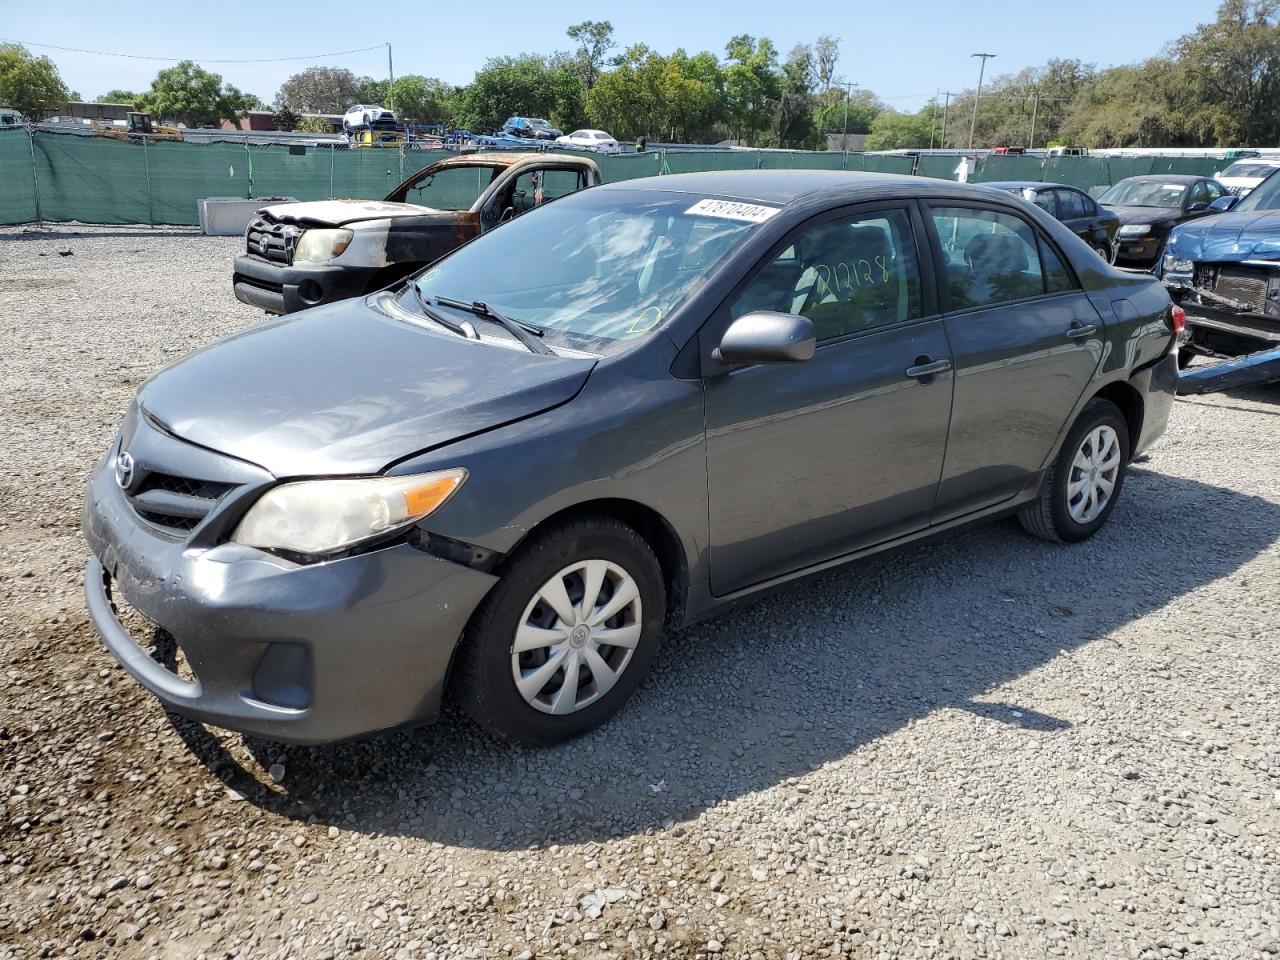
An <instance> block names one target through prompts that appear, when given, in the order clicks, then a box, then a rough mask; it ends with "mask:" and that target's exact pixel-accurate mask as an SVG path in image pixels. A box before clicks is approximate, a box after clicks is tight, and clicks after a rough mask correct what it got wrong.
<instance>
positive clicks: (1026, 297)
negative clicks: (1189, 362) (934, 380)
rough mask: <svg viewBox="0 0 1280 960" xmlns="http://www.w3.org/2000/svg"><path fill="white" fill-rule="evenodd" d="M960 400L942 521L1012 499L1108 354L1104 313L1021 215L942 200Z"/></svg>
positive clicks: (933, 213)
mask: <svg viewBox="0 0 1280 960" xmlns="http://www.w3.org/2000/svg"><path fill="white" fill-rule="evenodd" d="M928 209H929V213H930V219H931V221H932V224H933V226H934V230H935V234H936V236H937V238H938V241H939V247H940V254H941V258H942V259H943V262H944V263H945V265H946V269H947V273H948V282H947V283H946V284H945V286H946V290H944V293H945V294H946V295H947V296H946V299H947V300H949V303H947V304H945V305H944V306H945V308H946V310H947V313H946V321H945V322H946V328H947V339H948V341H949V342H950V344H951V349H952V358H953V362H954V363H955V401H954V406H953V410H952V415H951V433H950V437H949V439H948V441H947V462H946V466H945V468H944V469H943V475H942V486H941V489H940V491H939V494H938V508H937V510H936V511H935V513H934V517H933V519H934V522H935V523H938V522H942V521H945V520H948V519H951V518H952V517H956V516H959V515H961V514H964V513H969V512H971V511H973V510H978V509H981V508H982V507H985V506H988V505H991V504H995V503H999V502H1001V501H1003V500H1007V499H1009V498H1010V497H1012V496H1013V495H1014V494H1016V493H1017V492H1018V491H1019V490H1021V489H1022V488H1023V487H1024V486H1025V485H1026V484H1027V483H1028V482H1029V481H1030V480H1031V479H1032V478H1033V477H1034V476H1035V475H1036V474H1037V473H1038V472H1039V470H1040V468H1041V467H1042V466H1044V464H1045V462H1046V461H1047V460H1048V458H1049V455H1050V454H1051V453H1052V452H1053V445H1054V442H1055V441H1056V439H1057V437H1058V434H1059V432H1060V431H1061V429H1062V427H1063V425H1064V423H1065V422H1066V418H1067V417H1068V416H1069V415H1070V413H1071V411H1072V409H1073V408H1074V407H1075V404H1076V401H1077V400H1079V399H1080V395H1081V394H1082V393H1083V392H1084V390H1085V388H1086V387H1087V386H1088V385H1089V382H1090V381H1091V379H1092V378H1093V374H1094V371H1095V370H1097V368H1098V364H1099V362H1100V361H1101V358H1102V349H1103V343H1104V341H1103V337H1102V329H1103V322H1102V319H1101V318H1100V317H1099V316H1098V312H1097V311H1096V310H1095V309H1094V308H1093V304H1092V303H1091V302H1090V301H1089V298H1088V297H1087V296H1086V295H1085V293H1084V291H1083V290H1081V289H1080V287H1079V284H1078V283H1077V281H1076V278H1075V275H1074V274H1073V273H1072V272H1071V271H1070V270H1069V269H1068V268H1067V267H1066V266H1065V264H1064V261H1063V258H1062V256H1061V255H1060V254H1059V253H1058V252H1057V251H1056V250H1055V248H1054V247H1053V245H1052V244H1051V243H1049V241H1048V240H1047V239H1046V238H1045V237H1044V236H1043V235H1041V233H1040V231H1039V230H1037V229H1036V228H1035V227H1033V226H1032V225H1031V223H1030V222H1029V221H1027V220H1024V219H1023V218H1022V217H1021V216H1015V215H1014V214H1013V213H1011V212H1002V211H1000V210H995V209H987V208H984V207H983V206H982V205H980V204H965V205H959V204H952V203H950V202H948V203H947V204H945V205H944V204H937V205H932V206H930V207H929V208H928Z"/></svg>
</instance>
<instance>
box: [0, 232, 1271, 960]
mask: <svg viewBox="0 0 1280 960" xmlns="http://www.w3.org/2000/svg"><path fill="white" fill-rule="evenodd" d="M237 245H238V241H237V240H234V239H215V238H205V237H199V236H194V235H191V234H188V233H180V232H175V233H164V232H147V231H135V230H118V231H112V230H94V231H85V232H82V233H75V232H73V231H71V230H69V229H59V230H57V231H55V232H46V233H40V232H35V231H23V230H0V322H2V323H3V325H4V328H5V330H4V332H5V342H6V343H7V344H8V348H7V349H6V350H5V356H4V361H3V364H2V365H0V394H2V395H3V397H4V403H3V407H2V408H0V409H2V410H3V421H2V423H0V438H2V440H3V447H2V449H3V451H4V457H5V463H6V467H7V468H6V470H5V471H4V473H3V477H2V478H0V690H2V691H3V693H2V694H0V805H2V806H0V810H2V811H3V813H2V815H0V958H3V960H8V958H18V957H22V958H28V957H38V956H63V955H66V956H76V957H107V956H110V957H126V958H129V957H164V958H178V957H208V958H214V957H241V958H274V957H282V958H283V957H294V958H343V957H349V956H358V957H379V958H381V957H388V958H408V957H412V958H419V960H422V958H439V960H444V958H453V957H463V956H465V957H506V958H520V960H528V958H530V957H542V958H546V957H572V958H594V957H676V958H686V957H712V956H714V955H720V956H723V957H735V958H736V957H751V958H761V957H768V958H773V957H779V958H782V957H787V958H800V957H805V958H808V957H831V958H836V957H843V956H850V957H856V958H868V957H874V958H910V957H920V958H939V957H956V958H958V957H990V958H1002V957H1003V958H1011V960H1012V958H1029V957H1044V956H1061V957H1090V958H1124V957H1140V958H1154V957H1179V956H1186V957H1195V958H1211V957H1212V958H1241V957H1260V958H1265V957H1269V956H1272V955H1275V954H1280V841H1278V840H1277V837H1280V705H1278V704H1280V671H1277V659H1278V658H1277V653H1278V652H1280V636H1278V635H1277V626H1276V625H1277V622H1278V620H1280V616H1278V615H1280V591H1277V589H1276V586H1275V584H1276V582H1277V579H1278V578H1280V549H1278V548H1277V546H1276V542H1277V538H1278V537H1280V469H1278V468H1280V420H1278V419H1277V418H1278V417H1280V389H1276V388H1271V389H1266V390H1254V391H1246V392H1242V393H1237V394H1234V395H1229V396H1217V397H1209V398H1197V399H1195V400H1193V401H1182V402H1180V403H1179V404H1178V405H1177V409H1176V410H1175V414H1174V418H1173V422H1172V424H1171V426H1170V432H1169V434H1168V435H1167V436H1166V438H1165V439H1164V440H1163V441H1161V443H1160V444H1159V445H1158V446H1157V448H1156V449H1155V450H1154V452H1153V455H1152V457H1151V459H1150V461H1149V462H1148V463H1145V464H1143V465H1141V466H1140V467H1137V468H1136V469H1135V470H1134V471H1133V473H1132V474H1131V476H1130V480H1129V483H1128V484H1127V485H1126V487H1125V491H1124V497H1123V501H1122V502H1121V504H1120V505H1119V508H1118V510H1117V512H1116V514H1115V516H1114V517H1113V519H1112V522H1111V524H1110V525H1109V526H1108V527H1107V528H1106V530H1105V531H1104V532H1103V534H1101V535H1100V536H1098V537H1097V538H1095V539H1094V540H1093V541H1091V542H1090V543H1088V544H1084V545H1080V546H1076V547H1054V546H1051V545H1048V544H1045V543H1042V542H1040V541H1036V540H1033V539H1030V538H1029V537H1027V536H1025V535H1023V534H1022V533H1021V532H1020V531H1019V530H1018V529H1017V528H1016V525H1015V524H1012V523H1009V522H1001V523H997V524H991V525H987V526H983V527H979V528H977V529H974V530H971V531H968V532H965V533H962V534H959V535H956V536H953V537H951V538H949V539H947V540H944V541H942V542H937V543H933V544H931V545H928V546H919V547H915V548H912V549H908V550H905V551H900V552H897V553H894V554H892V555H889V556H885V557H881V558H878V559H873V560H870V561H867V562H863V563H860V564H857V565H855V566H853V567H852V568H849V569H847V570H845V571H842V572H838V573H834V574H830V575H827V576H824V577H821V578H819V579H815V580H810V581H808V582H805V583H803V584H800V585H797V586H793V587H791V588H789V589H787V590H784V591H782V592H779V593H776V594H774V595H772V596H771V597H769V598H767V599H764V600H761V601H758V602H756V603H753V604H750V605H747V606H744V607H741V608H740V609H738V610H736V611H735V612H733V613H731V614H728V615H725V616H722V617H720V618H718V619H716V620H714V621H711V622H708V623H706V624H702V625H699V626H697V627H695V628H693V629H691V630H687V631H684V632H682V633H680V634H678V635H676V636H673V637H671V638H669V641H668V642H667V643H666V646H665V648H664V649H663V651H662V653H661V654H660V657H659V662H658V664H657V667H656V669H655V673H654V675H653V676H652V677H650V679H649V681H648V682H647V683H646V684H645V685H644V687H643V688H642V689H641V691H640V693H639V694H638V695H637V697H636V698H635V700H634V701H633V702H632V704H631V705H630V706H629V707H628V708H627V709H626V710H625V711H623V713H622V714H621V715H620V716H619V717H618V718H617V719H616V720H615V721H614V722H613V723H611V724H609V725H608V726H607V728H605V729H603V730H600V731H597V732H596V733H595V734H593V735H591V736H588V737H586V738H584V739H582V740H580V741H577V742H574V743H572V744H569V745H566V746H562V747H559V748H555V749H550V750H540V751H538V750H525V749H511V748H506V747H499V746H496V745H494V744H492V743H491V742H489V741H488V740H486V739H485V738H484V737H483V736H482V735H480V734H479V733H478V732H477V731H476V730H475V729H474V728H472V727H471V726H470V725H468V724H467V723H466V722H465V721H464V720H463V719H461V718H460V717H457V716H453V715H448V716H446V717H445V718H444V719H443V720H442V721H441V722H440V723H439V724H437V725H436V726H434V727H431V728H426V729H421V730H416V731H410V732H406V733H400V734H395V735H387V736H382V737H379V738H376V739H373V740H370V741H364V742H361V743H357V744H350V745H345V746H339V747H329V748H297V747H281V746H278V745H273V744H268V743H263V742H258V741H253V740H246V739H245V738H243V737H240V736H237V735H231V734H227V733H224V732H221V731H215V730H208V729H205V728H203V727H199V726H197V725H195V724H192V723H189V722H186V721H184V720H181V719H179V718H175V717H169V716H166V715H165V713H164V712H163V711H162V710H161V708H160V706H159V704H158V703H157V702H156V701H155V700H154V699H152V698H151V697H150V696H149V695H147V694H145V693H144V692H143V691H142V690H141V689H140V688H139V687H138V685H137V684H135V683H134V682H133V681H132V680H131V679H130V678H129V677H128V676H127V675H126V674H125V673H124V672H123V671H122V670H120V669H119V668H117V667H116V665H115V663H114V661H112V659H111V658H110V657H109V656H108V655H107V653H106V652H105V651H104V650H103V649H102V647H101V646H100V644H99V643H98V641H97V639H96V637H95V635H94V633H93V631H92V629H91V628H90V627H89V625H88V623H87V621H86V615H85V611H84V607H83V603H82V601H81V597H80V588H79V577H80V575H81V571H82V569H83V563H84V560H85V556H86V552H85V548H84V545H83V543H82V541H81V539H80V537H79V534H78V531H77V524H78V514H79V509H80V487H81V483H82V482H83V479H84V477H85V475H86V474H87V472H88V470H89V469H90V467H91V465H92V464H93V462H94V461H95V460H96V458H97V457H98V456H99V455H100V453H101V451H102V450H103V449H104V448H105V446H106V445H107V444H108V442H109V441H110V439H111V436H112V434H113V432H114V430H115V428H116V425H117V422H118V418H119V416H120V414H121V413H122V411H123V410H124V409H125V406H126V404H127V402H128V400H129V398H130V396H131V395H132V393H133V391H134V390H135V389H136V388H137V386H138V385H139V384H140V383H141V382H142V380H143V379H144V378H146V377H147V376H148V375H149V374H150V373H152V372H153V371H155V370H156V369H157V368H159V367H160V366H162V365H163V364H165V363H168V362H170V361H171V360H173V359H176V358H177V357H178V356H180V355H181V354H183V353H186V352H187V351H188V350H190V349H192V348H194V347H196V346H199V345H201V344H203V343H206V342H208V341H210V340H212V339H213V338H215V337H217V336H219V335H221V334H225V333H228V332H230V331H233V330H236V329H238V328H240V327H243V326H245V325H247V324H251V323H253V322H255V320H257V319H258V318H259V315H258V314H256V313H255V312H254V311H252V310H250V309H248V308H246V307H243V306H242V305H240V304H239V303H237V302H236V301H235V300H234V298H233V297H232V296H231V291H230V284H229V277H228V274H229V259H230V257H231V255H232V253H233V252H234V250H235V249H236V247H237ZM64 252H69V255H62V254H64Z"/></svg>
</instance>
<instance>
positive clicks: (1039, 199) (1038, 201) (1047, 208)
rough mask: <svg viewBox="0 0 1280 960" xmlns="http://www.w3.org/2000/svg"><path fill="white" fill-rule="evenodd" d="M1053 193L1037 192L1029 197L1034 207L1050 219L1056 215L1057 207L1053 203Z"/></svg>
mask: <svg viewBox="0 0 1280 960" xmlns="http://www.w3.org/2000/svg"><path fill="white" fill-rule="evenodd" d="M1055 192H1056V191H1054V190H1037V191H1035V192H1034V193H1032V195H1031V199H1032V201H1033V202H1034V203H1035V205H1036V206H1037V207H1039V208H1040V209H1041V210H1043V211H1044V212H1045V213H1047V214H1049V216H1051V217H1056V216H1057V215H1058V205H1057V204H1056V203H1054V202H1053V195H1054V193H1055Z"/></svg>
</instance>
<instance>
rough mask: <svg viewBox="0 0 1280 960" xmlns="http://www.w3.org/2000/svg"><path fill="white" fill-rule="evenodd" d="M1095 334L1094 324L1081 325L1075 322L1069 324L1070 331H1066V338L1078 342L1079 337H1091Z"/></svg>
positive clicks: (1095, 327)
mask: <svg viewBox="0 0 1280 960" xmlns="http://www.w3.org/2000/svg"><path fill="white" fill-rule="evenodd" d="M1097 332H1098V328H1097V326H1095V325H1094V324H1092V323H1081V322H1080V321H1079V320H1077V321H1076V322H1075V323H1073V324H1071V327H1070V329H1068V330H1067V336H1068V337H1070V338H1071V339H1072V340H1079V339H1080V338H1081V337H1091V336H1093V335H1094V334H1095V333H1097Z"/></svg>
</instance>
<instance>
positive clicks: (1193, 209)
mask: <svg viewBox="0 0 1280 960" xmlns="http://www.w3.org/2000/svg"><path fill="white" fill-rule="evenodd" d="M1222 199H1224V200H1225V199H1226V198H1225V197H1224V198H1222ZM1208 209H1209V205H1208V204H1207V203H1205V202H1204V201H1203V200H1197V201H1196V202H1195V203H1193V204H1192V205H1191V206H1189V207H1187V213H1204V212H1205V211H1206V210H1208Z"/></svg>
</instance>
